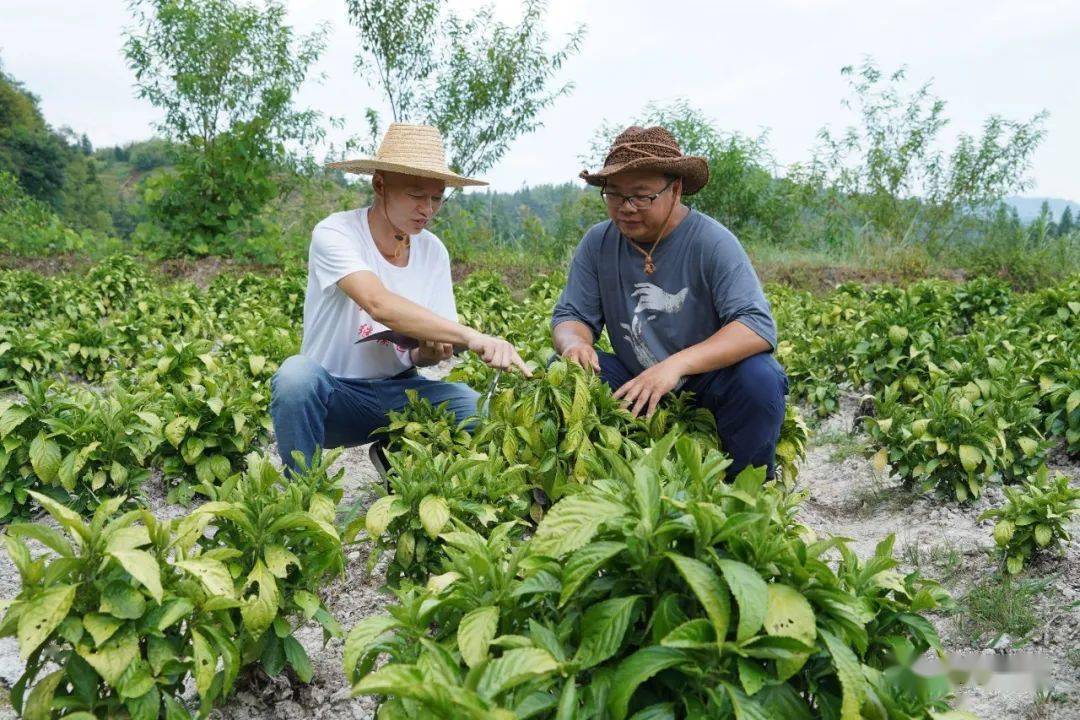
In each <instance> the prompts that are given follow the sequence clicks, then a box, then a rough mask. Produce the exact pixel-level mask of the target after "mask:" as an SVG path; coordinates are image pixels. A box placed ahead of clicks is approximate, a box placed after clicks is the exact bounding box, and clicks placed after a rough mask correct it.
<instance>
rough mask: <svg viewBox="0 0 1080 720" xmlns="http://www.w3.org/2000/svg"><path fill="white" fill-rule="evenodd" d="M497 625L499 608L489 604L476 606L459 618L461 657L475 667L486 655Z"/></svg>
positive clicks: (458, 638)
mask: <svg viewBox="0 0 1080 720" xmlns="http://www.w3.org/2000/svg"><path fill="white" fill-rule="evenodd" d="M498 626H499V609H498V608H496V607H492V606H490V605H487V606H484V607H479V608H476V609H475V610H473V611H471V612H469V613H468V614H467V615H465V617H463V618H462V619H461V623H460V624H459V625H458V630H457V644H458V649H459V650H461V659H462V660H464V661H465V664H466V665H468V666H469V667H476V666H477V665H479V664H480V663H482V662H483V661H484V660H486V659H487V656H488V646H489V645H490V644H491V641H492V639H493V638H494V637H495V632H496V631H497V630H498Z"/></svg>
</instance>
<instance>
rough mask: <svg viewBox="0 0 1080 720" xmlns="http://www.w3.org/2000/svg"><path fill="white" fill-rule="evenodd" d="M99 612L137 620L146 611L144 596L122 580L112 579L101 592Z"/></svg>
mask: <svg viewBox="0 0 1080 720" xmlns="http://www.w3.org/2000/svg"><path fill="white" fill-rule="evenodd" d="M101 612H103V613H107V614H109V615H112V616H113V617H118V618H123V619H124V620H137V619H139V618H141V617H142V616H143V613H144V612H146V598H145V597H143V594H142V593H141V592H139V591H138V590H136V589H135V588H133V587H131V586H130V585H128V584H127V583H126V582H124V581H123V580H113V581H112V582H111V583H109V584H108V585H106V586H105V590H104V591H103V592H102V593H101Z"/></svg>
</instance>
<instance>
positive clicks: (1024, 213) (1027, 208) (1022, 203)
mask: <svg viewBox="0 0 1080 720" xmlns="http://www.w3.org/2000/svg"><path fill="white" fill-rule="evenodd" d="M1043 202H1046V203H1047V204H1049V206H1050V215H1051V216H1052V217H1053V219H1054V220H1059V219H1060V218H1061V213H1063V212H1065V208H1066V207H1071V208H1072V214H1073V217H1076V215H1077V213H1080V203H1078V202H1073V201H1072V200H1062V199H1061V198H1050V197H1018V196H1016V195H1012V196H1010V197H1007V198H1005V204H1006V205H1009V206H1010V207H1014V208H1016V214H1017V215H1019V216H1020V220H1021V221H1023V222H1031V221H1032V220H1034V219H1035V218H1037V217H1039V213H1040V212H1042V204H1043Z"/></svg>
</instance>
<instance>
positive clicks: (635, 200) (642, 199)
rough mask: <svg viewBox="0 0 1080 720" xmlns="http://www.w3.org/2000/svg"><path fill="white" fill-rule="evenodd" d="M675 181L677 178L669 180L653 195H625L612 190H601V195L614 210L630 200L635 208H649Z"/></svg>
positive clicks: (631, 205)
mask: <svg viewBox="0 0 1080 720" xmlns="http://www.w3.org/2000/svg"><path fill="white" fill-rule="evenodd" d="M674 182H675V178H672V179H671V180H668V183H667V185H665V186H664V187H662V188H660V189H659V190H658V191H656V192H654V193H653V194H652V195H623V194H622V193H617V192H612V191H611V190H601V191H600V196H601V197H602V198H604V202H606V203H607V206H608V207H609V208H611V209H612V210H615V209H617V208H621V207H622V206H623V203H625V202H629V203H630V207H632V208H634V209H635V210H648V209H649V208H651V207H652V204H653V201H655V200H656V198H658V197H660V196H661V195H663V194H664V193H665V192H667V189H668V188H670V187H671V185H672V184H673V183H674Z"/></svg>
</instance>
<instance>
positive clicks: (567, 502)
mask: <svg viewBox="0 0 1080 720" xmlns="http://www.w3.org/2000/svg"><path fill="white" fill-rule="evenodd" d="M625 514H626V507H625V506H624V505H622V504H621V503H619V502H616V501H614V500H612V499H609V498H606V497H603V496H600V495H596V494H593V493H588V492H584V493H579V494H577V495H571V496H570V497H567V498H564V499H562V500H560V501H559V502H558V503H556V504H555V506H554V507H552V508H551V510H550V511H548V514H547V515H545V516H544V519H543V520H542V521H541V522H540V525H539V527H537V528H536V533H535V534H534V535H533V537H532V540H531V541H530V543H529V546H530V547H531V549H532V550H533V551H534V552H536V553H539V554H541V555H550V556H552V557H556V558H558V557H562V556H563V555H566V554H567V553H569V552H573V551H574V550H577V549H578V548H580V547H583V546H584V545H586V544H587V543H588V542H589V541H590V540H592V538H593V536H594V535H595V534H596V533H597V531H598V530H599V529H600V526H601V525H603V524H604V523H606V522H610V521H612V520H615V519H617V518H620V517H622V516H623V515H625Z"/></svg>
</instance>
